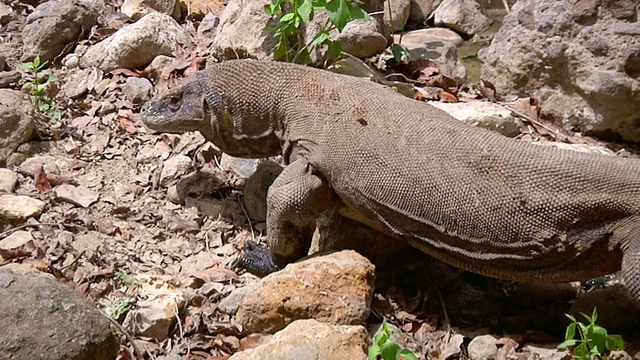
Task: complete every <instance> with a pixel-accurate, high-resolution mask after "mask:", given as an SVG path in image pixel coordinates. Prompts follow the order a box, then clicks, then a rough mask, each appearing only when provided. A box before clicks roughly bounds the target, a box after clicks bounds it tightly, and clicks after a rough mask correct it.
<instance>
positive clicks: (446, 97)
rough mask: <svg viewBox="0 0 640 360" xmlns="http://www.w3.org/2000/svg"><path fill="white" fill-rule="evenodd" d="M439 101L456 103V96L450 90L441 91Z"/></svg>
mask: <svg viewBox="0 0 640 360" xmlns="http://www.w3.org/2000/svg"><path fill="white" fill-rule="evenodd" d="M440 101H442V102H446V103H457V102H458V98H457V97H456V96H455V95H453V94H452V93H450V92H447V91H443V92H442V93H441V94H440Z"/></svg>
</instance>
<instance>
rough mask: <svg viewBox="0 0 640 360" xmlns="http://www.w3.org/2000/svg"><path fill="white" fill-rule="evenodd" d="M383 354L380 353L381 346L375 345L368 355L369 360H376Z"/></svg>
mask: <svg viewBox="0 0 640 360" xmlns="http://www.w3.org/2000/svg"><path fill="white" fill-rule="evenodd" d="M381 354H382V352H381V351H380V346H378V344H373V346H371V347H370V348H369V352H368V353H367V360H376V357H377V356H378V355H381Z"/></svg>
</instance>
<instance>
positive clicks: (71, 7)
mask: <svg viewBox="0 0 640 360" xmlns="http://www.w3.org/2000/svg"><path fill="white" fill-rule="evenodd" d="M103 9H104V3H103V1H102V0H54V1H47V2H44V3H42V4H40V5H38V7H36V9H35V10H34V11H33V12H32V13H31V14H29V16H28V17H27V24H26V25H25V27H24V30H23V32H22V43H23V46H22V60H23V61H29V60H32V59H33V58H35V57H36V56H37V55H40V59H41V61H43V62H44V61H51V60H53V58H55V57H56V56H58V55H59V54H60V52H61V51H62V50H63V49H64V47H65V46H67V44H69V43H72V42H75V41H78V39H79V38H80V35H83V34H87V33H88V32H89V31H88V30H89V29H91V28H92V27H93V26H94V25H95V24H96V21H97V19H98V15H100V14H101V13H102V11H103Z"/></svg>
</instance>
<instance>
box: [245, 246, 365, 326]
mask: <svg viewBox="0 0 640 360" xmlns="http://www.w3.org/2000/svg"><path fill="white" fill-rule="evenodd" d="M373 281H374V266H373V265H372V264H371V263H370V262H369V261H368V260H367V259H366V258H364V257H362V255H359V254H358V253H356V252H355V251H351V250H345V251H340V252H337V253H333V254H329V255H324V256H316V257H311V258H309V259H306V260H303V261H299V262H297V263H293V264H289V265H287V267H285V268H284V269H283V270H281V271H278V272H276V273H273V274H270V275H268V276H266V277H264V278H262V279H261V280H260V281H259V282H258V283H256V284H255V285H254V286H253V287H252V288H251V289H250V290H249V291H248V293H247V294H246V295H245V297H244V299H243V300H242V303H241V304H240V307H239V309H238V312H237V313H236V321H237V322H238V324H241V325H242V326H243V327H244V328H245V330H247V331H249V332H269V333H274V332H276V331H278V330H281V329H283V328H284V327H285V326H287V324H289V323H291V322H293V321H295V320H297V319H308V318H313V319H316V320H319V321H322V322H327V323H332V324H343V325H354V324H362V323H364V321H365V320H366V319H367V317H368V316H369V305H370V303H371V297H372V296H373Z"/></svg>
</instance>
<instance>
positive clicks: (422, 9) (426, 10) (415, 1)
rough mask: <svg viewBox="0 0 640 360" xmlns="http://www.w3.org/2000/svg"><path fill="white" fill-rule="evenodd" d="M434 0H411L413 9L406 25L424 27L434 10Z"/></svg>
mask: <svg viewBox="0 0 640 360" xmlns="http://www.w3.org/2000/svg"><path fill="white" fill-rule="evenodd" d="M433 2H434V1H433V0H411V10H410V12H409V19H407V26H406V27H407V28H411V29H415V28H422V27H424V26H425V23H426V21H427V18H429V16H430V15H431V12H432V11H433Z"/></svg>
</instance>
